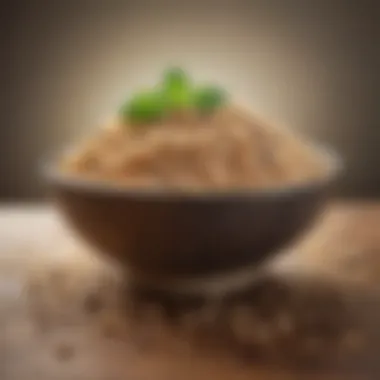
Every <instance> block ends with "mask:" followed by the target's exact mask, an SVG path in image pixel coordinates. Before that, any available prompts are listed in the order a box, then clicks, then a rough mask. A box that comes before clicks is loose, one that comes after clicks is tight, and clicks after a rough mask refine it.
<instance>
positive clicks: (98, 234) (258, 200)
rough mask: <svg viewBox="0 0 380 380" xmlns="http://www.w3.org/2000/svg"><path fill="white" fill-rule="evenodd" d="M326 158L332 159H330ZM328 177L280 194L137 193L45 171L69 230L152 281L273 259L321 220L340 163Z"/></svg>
mask: <svg viewBox="0 0 380 380" xmlns="http://www.w3.org/2000/svg"><path fill="white" fill-rule="evenodd" d="M325 156H326V157H327V155H325ZM327 161H328V165H327V169H326V175H325V176H324V177H323V178H320V179H317V180H315V181H313V182H308V183H302V184H294V185H292V186H286V187H282V188H277V189H268V190H259V191H255V190H249V191H248V190H245V191H233V192H232V191H230V192H229V191H224V192H220V191H218V192H204V193H191V192H189V193H184V192H175V191H170V190H167V191H163V190H158V189H149V190H148V189H144V190H142V189H141V190H138V189H132V188H126V187H125V186H124V187H123V186H120V185H119V186H118V185H114V184H111V183H106V182H100V181H94V180H89V179H84V178H79V177H78V176H74V175H70V174H67V173H63V172H62V171H60V170H59V168H58V165H56V164H54V163H50V164H48V165H45V166H44V176H45V178H46V180H47V181H48V184H49V185H50V187H51V189H52V193H53V196H54V197H55V199H56V200H57V201H58V205H59V207H60V209H61V210H62V212H63V215H64V216H65V217H66V219H67V220H68V222H69V224H70V225H71V226H72V227H73V228H74V230H75V231H77V232H78V233H79V235H80V236H82V237H83V238H84V240H85V241H87V242H88V243H89V244H90V245H92V246H93V247H94V248H96V249H97V250H98V251H100V252H102V253H103V254H105V255H108V256H109V257H112V258H113V259H115V260H117V262H118V263H119V264H121V265H122V266H124V267H126V268H130V269H131V270H133V271H136V272H137V273H143V274H145V275H151V276H188V277H191V276H200V275H202V276H208V275H213V274H222V273H226V272H229V271H233V270H237V269H239V268H242V267H244V266H247V265H250V266H252V265H253V266H255V265H259V264H261V263H262V262H263V261H264V260H267V259H269V258H271V257H273V256H274V255H275V254H276V253H277V252H279V251H280V249H281V248H283V247H284V246H286V245H288V244H290V243H291V242H292V241H294V240H295V239H296V238H297V237H299V235H300V234H302V232H304V231H305V230H306V229H307V228H308V227H309V226H310V225H311V224H312V222H313V221H314V219H315V217H316V216H317V215H318V214H319V212H320V211H321V209H322V206H323V204H324V202H325V201H326V200H327V198H328V197H329V194H330V190H331V188H332V184H333V183H334V181H335V180H336V178H337V176H338V174H339V172H340V169H341V164H340V160H339V159H338V157H337V156H336V155H334V154H331V153H329V154H328V160H327Z"/></svg>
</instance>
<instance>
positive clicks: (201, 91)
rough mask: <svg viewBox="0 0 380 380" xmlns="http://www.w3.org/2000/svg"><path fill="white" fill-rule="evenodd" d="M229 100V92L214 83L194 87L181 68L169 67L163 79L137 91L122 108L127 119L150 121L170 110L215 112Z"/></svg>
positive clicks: (131, 121)
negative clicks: (227, 94)
mask: <svg viewBox="0 0 380 380" xmlns="http://www.w3.org/2000/svg"><path fill="white" fill-rule="evenodd" d="M226 100H227V96H226V93H225V92H224V91H223V90H222V89H220V88H218V87H215V86H206V87H194V86H193V85H192V81H191V79H190V78H189V76H188V75H187V74H186V73H185V72H184V71H183V70H182V69H180V68H172V69H170V70H167V71H166V72H165V73H164V75H163V80H162V83H161V84H160V85H159V86H158V87H157V88H156V89H154V90H150V91H145V92H141V93H137V94H135V95H134V96H132V98H131V99H130V100H128V101H127V102H126V103H125V104H124V105H123V106H122V107H121V109H120V114H121V117H122V119H123V120H124V121H125V122H130V123H133V124H149V123H154V122H156V121H159V120H161V119H162V118H164V117H165V115H168V114H170V113H173V112H176V111H181V110H186V109H195V110H197V111H198V112H199V113H200V114H207V113H212V112H213V111H215V110H216V109H217V108H219V107H221V106H222V105H223V104H224V103H225V102H226Z"/></svg>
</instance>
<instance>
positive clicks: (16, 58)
mask: <svg viewBox="0 0 380 380" xmlns="http://www.w3.org/2000/svg"><path fill="white" fill-rule="evenodd" d="M6 3H7V2H6ZM375 6H376V1H370V0H362V1H355V0H354V1H350V0H333V1H328V0H322V1H317V0H316V1H312V0H310V1H302V0H277V1H275V0H268V1H263V0H261V1H260V0H251V1H248V0H245V1H239V0H230V1H224V0H219V1H207V0H203V1H196V0H194V1H180V0H177V1H161V0H155V1H154V0H151V1H147V0H146V1H144V0H140V1H137V0H135V1H128V0H124V1H122V0H119V1H118V0H110V1H106V0H103V1H102V0H78V1H74V0H73V1H69V0H67V1H54V0H36V1H20V0H15V1H13V2H8V4H7V5H4V7H3V10H2V12H1V14H2V17H1V18H2V23H1V25H2V31H3V33H2V37H4V38H2V45H3V49H2V50H3V52H4V53H5V54H4V57H5V58H4V59H3V64H4V70H2V73H1V77H2V78H1V82H2V83H4V87H3V88H5V89H6V91H4V94H3V97H4V100H3V101H2V102H1V114H2V115H1V118H2V123H1V128H0V155H1V156H0V199H3V200H10V199H33V198H39V197H42V196H43V195H44V186H43V183H42V182H41V181H40V179H39V177H38V173H37V170H36V168H37V164H38V161H39V159H40V158H41V157H43V156H45V155H48V154H51V153H52V152H54V151H55V150H57V149H59V148H60V147H62V146H63V145H65V144H67V143H68V142H70V141H72V140H75V138H76V137H78V136H82V135H83V134H86V133H89V132H91V129H93V128H96V127H98V126H99V124H100V123H102V122H103V121H104V120H107V119H108V118H109V117H110V116H112V114H113V112H114V111H115V110H116V109H117V107H118V106H119V104H120V102H121V101H122V100H123V99H124V98H125V96H126V95H127V94H128V92H129V91H131V90H132V89H134V88H135V87H139V86H145V85H150V84H151V83H152V81H154V80H156V79H157V75H158V74H159V73H160V71H161V70H162V69H163V68H165V67H166V66H167V65H170V64H175V65H182V66H184V67H185V68H187V69H188V70H189V71H191V72H192V73H193V75H194V77H195V79H197V80H199V81H202V80H210V81H216V82H219V83H220V84H222V85H224V86H226V88H228V89H230V91H231V92H232V94H233V95H234V96H235V97H236V99H242V100H244V101H245V102H246V103H247V104H248V105H249V106H250V107H252V108H253V109H254V110H255V111H256V112H257V113H258V114H261V115H262V116H263V117H265V118H268V119H270V120H273V121H274V122H279V123H281V124H284V125H288V126H290V127H292V128H294V129H297V130H300V131H303V132H304V133H307V134H309V135H310V136H311V137H313V138H317V139H319V140H321V141H325V142H328V143H330V144H332V145H333V146H335V147H336V148H337V149H338V150H339V151H340V152H341V154H342V155H343V156H344V158H345V159H346V162H347V166H348V171H347V174H346V176H345V177H344V178H343V179H342V182H341V185H340V193H341V194H342V195H354V196H378V195H380V170H378V166H379V165H380V148H379V143H380V117H379V109H378V104H376V102H377V103H378V98H376V96H375V92H377V93H378V90H379V79H380V78H379V73H378V65H377V62H379V57H380V52H379V46H380V41H379V35H380V34H377V30H378V28H379V27H378V22H377V21H376V7H375Z"/></svg>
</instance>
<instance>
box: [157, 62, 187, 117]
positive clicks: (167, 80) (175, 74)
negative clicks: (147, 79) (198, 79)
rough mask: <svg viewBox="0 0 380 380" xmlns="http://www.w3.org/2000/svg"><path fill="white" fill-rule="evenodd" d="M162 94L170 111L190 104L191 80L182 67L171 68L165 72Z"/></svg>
mask: <svg viewBox="0 0 380 380" xmlns="http://www.w3.org/2000/svg"><path fill="white" fill-rule="evenodd" d="M162 96H163V98H164V101H165V104H166V107H167V109H169V110H171V111H172V110H178V109H183V108H188V107H189V106H191V102H192V98H191V81H190V78H189V77H188V76H187V75H186V73H185V72H184V71H183V70H182V69H180V68H172V69H170V70H168V71H166V72H165V74H164V82H163V90H162Z"/></svg>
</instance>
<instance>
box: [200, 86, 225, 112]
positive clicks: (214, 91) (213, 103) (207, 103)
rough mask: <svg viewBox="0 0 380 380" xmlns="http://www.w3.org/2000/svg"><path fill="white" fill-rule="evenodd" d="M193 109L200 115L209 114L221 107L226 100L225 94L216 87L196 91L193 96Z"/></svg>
mask: <svg viewBox="0 0 380 380" xmlns="http://www.w3.org/2000/svg"><path fill="white" fill-rule="evenodd" d="M193 99H194V105H195V107H196V108H197V109H198V110H199V111H200V112H202V113H209V112H212V111H214V110H215V109H216V108H219V107H221V106H222V105H223V104H224V103H225V102H226V100H227V95H226V93H225V92H224V91H223V90H222V89H220V88H217V87H204V88H200V89H197V90H196V91H195V92H194V95H193Z"/></svg>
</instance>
